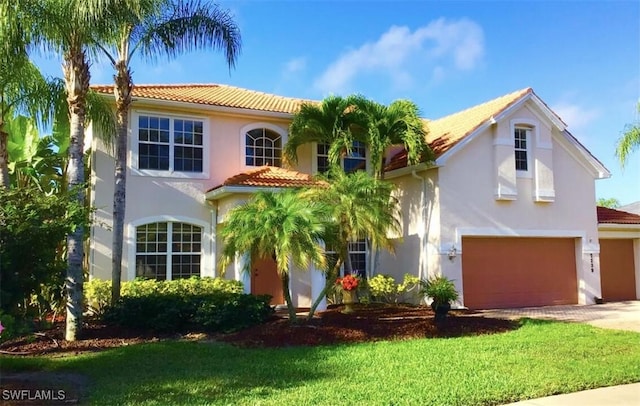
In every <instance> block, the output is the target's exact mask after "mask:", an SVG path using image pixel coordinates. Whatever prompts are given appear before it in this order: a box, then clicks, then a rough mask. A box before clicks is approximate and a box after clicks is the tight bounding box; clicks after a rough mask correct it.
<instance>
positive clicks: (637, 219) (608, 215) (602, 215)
mask: <svg viewBox="0 0 640 406" xmlns="http://www.w3.org/2000/svg"><path fill="white" fill-rule="evenodd" d="M597 211H598V224H640V216H639V215H637V214H633V213H627V212H626V211H622V210H615V209H610V208H608V207H601V206H598V207H597Z"/></svg>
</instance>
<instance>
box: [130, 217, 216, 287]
mask: <svg viewBox="0 0 640 406" xmlns="http://www.w3.org/2000/svg"><path fill="white" fill-rule="evenodd" d="M202 234H203V229H202V227H200V226H197V225H193V224H188V223H179V222H169V221H167V222H155V223H147V224H141V225H139V226H137V227H136V228H135V246H136V252H135V276H136V277H141V278H148V279H157V280H172V279H180V278H189V277H191V276H200V275H201V262H202V252H203V247H202V240H203V238H202V237H203V235H202Z"/></svg>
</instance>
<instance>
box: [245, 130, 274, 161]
mask: <svg viewBox="0 0 640 406" xmlns="http://www.w3.org/2000/svg"><path fill="white" fill-rule="evenodd" d="M245 149H246V150H245V165H247V166H263V165H269V166H278V167H280V166H282V136H281V135H280V134H278V133H277V132H275V131H273V130H269V129H267V128H255V129H253V130H249V131H247V133H246V135H245Z"/></svg>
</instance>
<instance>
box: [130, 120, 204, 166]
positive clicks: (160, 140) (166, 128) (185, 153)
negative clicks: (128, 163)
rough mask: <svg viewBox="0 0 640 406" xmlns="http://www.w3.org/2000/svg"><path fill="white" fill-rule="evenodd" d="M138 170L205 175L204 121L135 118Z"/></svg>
mask: <svg viewBox="0 0 640 406" xmlns="http://www.w3.org/2000/svg"><path fill="white" fill-rule="evenodd" d="M137 124H138V128H137V131H138V137H137V169H140V170H153V171H169V172H187V173H200V174H202V173H203V172H204V167H205V163H204V161H205V146H204V121H202V120H197V119H185V118H173V117H163V116H154V115H139V116H138V123H137Z"/></svg>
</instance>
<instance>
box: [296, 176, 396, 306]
mask: <svg viewBox="0 0 640 406" xmlns="http://www.w3.org/2000/svg"><path fill="white" fill-rule="evenodd" d="M326 180H327V181H328V182H329V185H328V186H326V187H325V186H318V187H315V188H312V189H309V190H308V191H306V192H303V193H302V194H301V197H302V198H303V200H305V201H308V202H320V203H324V204H325V205H326V206H328V207H329V210H330V212H329V216H328V219H329V223H330V226H329V227H327V230H328V231H330V232H331V234H329V233H327V234H328V236H325V240H326V241H327V242H329V243H330V244H331V247H332V248H333V250H335V252H336V254H337V261H336V262H335V263H334V264H333V267H332V268H331V269H328V270H327V284H326V285H325V289H324V290H323V292H322V293H321V294H320V296H319V297H318V298H316V299H315V301H314V303H313V305H312V308H311V311H310V313H309V314H310V317H312V316H313V313H314V312H315V309H316V308H317V306H318V304H319V303H320V301H321V300H322V298H323V297H324V296H325V295H326V294H327V292H328V290H329V289H330V288H331V286H332V284H333V281H335V278H336V277H337V276H338V272H339V270H340V268H341V267H342V266H344V267H345V273H353V269H352V266H351V260H350V256H349V243H350V242H355V241H357V240H359V239H364V238H368V239H369V240H370V241H371V246H372V247H373V248H374V249H378V248H385V249H388V250H390V251H391V252H393V245H392V243H391V240H390V239H389V237H388V233H389V232H397V231H398V230H399V229H400V223H399V220H398V218H399V212H398V205H397V200H396V199H395V198H393V196H392V191H393V189H394V186H393V185H392V184H391V183H388V182H385V181H382V180H378V179H375V178H374V177H372V176H371V175H369V174H367V173H366V172H364V171H356V172H352V173H349V174H345V172H344V171H343V170H342V169H341V168H340V167H337V166H334V167H332V168H331V169H330V171H329V172H328V174H327V177H326Z"/></svg>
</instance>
